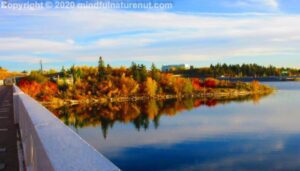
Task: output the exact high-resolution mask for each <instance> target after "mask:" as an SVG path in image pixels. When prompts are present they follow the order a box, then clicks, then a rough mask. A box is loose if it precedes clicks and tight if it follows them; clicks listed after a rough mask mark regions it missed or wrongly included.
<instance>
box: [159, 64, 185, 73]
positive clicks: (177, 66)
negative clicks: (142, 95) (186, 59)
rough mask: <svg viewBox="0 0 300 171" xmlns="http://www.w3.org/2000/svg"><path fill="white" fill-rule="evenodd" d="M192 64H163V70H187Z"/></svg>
mask: <svg viewBox="0 0 300 171" xmlns="http://www.w3.org/2000/svg"><path fill="white" fill-rule="evenodd" d="M190 67H191V66H190V65H189V64H179V65H163V66H162V68H161V70H162V71H163V72H168V71H174V70H180V69H182V70H186V69H190Z"/></svg>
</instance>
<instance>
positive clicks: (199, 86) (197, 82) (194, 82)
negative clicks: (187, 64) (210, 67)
mask: <svg viewBox="0 0 300 171" xmlns="http://www.w3.org/2000/svg"><path fill="white" fill-rule="evenodd" d="M192 85H193V88H194V90H196V91H200V90H201V89H202V84H201V80H200V79H199V78H193V79H192Z"/></svg>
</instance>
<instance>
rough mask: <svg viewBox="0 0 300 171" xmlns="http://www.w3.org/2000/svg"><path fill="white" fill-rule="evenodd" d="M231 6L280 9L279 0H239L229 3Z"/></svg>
mask: <svg viewBox="0 0 300 171" xmlns="http://www.w3.org/2000/svg"><path fill="white" fill-rule="evenodd" d="M228 5H229V6H235V7H243V8H251V9H259V10H262V9H266V8H267V10H269V9H270V10H278V9H279V2H278V0H237V1H236V2H234V3H230V4H229V3H228Z"/></svg>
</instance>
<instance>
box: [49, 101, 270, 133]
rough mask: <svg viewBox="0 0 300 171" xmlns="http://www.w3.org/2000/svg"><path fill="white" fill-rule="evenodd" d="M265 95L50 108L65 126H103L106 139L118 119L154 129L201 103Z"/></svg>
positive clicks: (219, 102)
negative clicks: (169, 118)
mask: <svg viewBox="0 0 300 171" xmlns="http://www.w3.org/2000/svg"><path fill="white" fill-rule="evenodd" d="M265 96H266V95H264V96H263V95H261V96H259V95H254V96H247V97H240V98H235V99H231V100H228V99H221V100H216V99H195V98H189V99H171V100H149V101H138V102H122V103H109V104H106V105H88V106H87V105H77V106H63V107H61V108H58V109H51V110H52V111H53V113H54V114H55V115H56V116H58V117H59V118H60V119H61V120H62V121H63V122H64V123H65V124H66V125H69V126H72V127H74V128H75V129H78V128H84V127H89V126H101V128H102V134H103V137H104V138H106V137H107V135H108V130H109V129H112V128H113V126H114V124H115V123H116V122H121V123H125V124H128V123H131V124H133V125H134V127H135V128H136V130H138V131H140V130H141V129H143V130H147V129H148V128H149V126H150V124H153V125H154V128H155V129H157V128H158V127H159V124H160V123H159V122H160V117H161V116H163V115H164V116H170V117H172V116H175V115H177V114H180V113H182V112H183V111H190V110H192V109H194V108H200V107H201V106H206V107H216V106H217V105H224V104H227V103H230V102H240V103H241V102H246V101H252V102H253V103H255V104H257V103H259V100H260V99H261V98H262V97H265Z"/></svg>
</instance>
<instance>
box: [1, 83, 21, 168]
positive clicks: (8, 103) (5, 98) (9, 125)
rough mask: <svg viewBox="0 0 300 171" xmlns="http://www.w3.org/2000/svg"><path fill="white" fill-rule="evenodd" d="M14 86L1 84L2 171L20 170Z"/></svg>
mask: <svg viewBox="0 0 300 171" xmlns="http://www.w3.org/2000/svg"><path fill="white" fill-rule="evenodd" d="M12 97H13V95H12V87H9V86H0V171H17V170H19V162H18V150H17V128H16V126H15V124H14V116H13V105H12V104H13V100H12Z"/></svg>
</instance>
